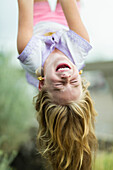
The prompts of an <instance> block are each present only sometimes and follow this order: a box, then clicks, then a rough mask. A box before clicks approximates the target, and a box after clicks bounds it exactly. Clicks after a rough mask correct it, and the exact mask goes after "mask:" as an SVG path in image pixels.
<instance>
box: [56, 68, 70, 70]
mask: <svg viewBox="0 0 113 170" xmlns="http://www.w3.org/2000/svg"><path fill="white" fill-rule="evenodd" d="M58 70H69V68H68V67H66V68H59V69H58Z"/></svg>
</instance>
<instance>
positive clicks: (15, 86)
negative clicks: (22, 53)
mask: <svg viewBox="0 0 113 170" xmlns="http://www.w3.org/2000/svg"><path fill="white" fill-rule="evenodd" d="M11 60H12V59H11V57H10V56H8V57H6V56H3V55H0V148H1V149H2V150H4V151H7V152H11V151H12V150H14V149H17V148H18V147H19V145H20V144H21V143H22V142H23V141H26V142H27V139H28V137H29V133H28V130H29V129H30V128H31V127H34V120H35V110H34V107H33V104H32V98H33V93H32V91H30V88H29V85H28V84H27V82H26V80H25V73H24V71H21V70H20V69H18V68H17V67H15V66H14V64H12V62H11Z"/></svg>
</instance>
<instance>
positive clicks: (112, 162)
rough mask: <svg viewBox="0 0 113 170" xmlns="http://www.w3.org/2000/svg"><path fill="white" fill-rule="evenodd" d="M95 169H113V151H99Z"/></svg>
mask: <svg viewBox="0 0 113 170" xmlns="http://www.w3.org/2000/svg"><path fill="white" fill-rule="evenodd" d="M93 170H113V152H111V153H108V152H105V151H104V152H99V153H98V154H97V157H96V161H95V167H94V168H93Z"/></svg>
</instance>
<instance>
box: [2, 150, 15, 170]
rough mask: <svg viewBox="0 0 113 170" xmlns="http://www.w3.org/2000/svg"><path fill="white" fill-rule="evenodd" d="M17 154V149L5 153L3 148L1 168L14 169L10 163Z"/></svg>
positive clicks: (5, 169) (3, 169)
mask: <svg viewBox="0 0 113 170" xmlns="http://www.w3.org/2000/svg"><path fill="white" fill-rule="evenodd" d="M15 156H16V152H15V151H13V152H12V153H11V154H10V155H8V154H7V153H4V152H3V151H2V150H0V170H12V169H11V168H10V167H9V164H10V163H11V162H12V160H13V159H14V157H15Z"/></svg>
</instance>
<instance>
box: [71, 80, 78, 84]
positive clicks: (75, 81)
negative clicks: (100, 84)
mask: <svg viewBox="0 0 113 170" xmlns="http://www.w3.org/2000/svg"><path fill="white" fill-rule="evenodd" d="M70 83H71V84H73V85H76V84H78V81H77V80H71V81H70Z"/></svg>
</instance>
